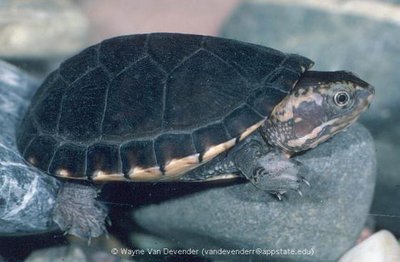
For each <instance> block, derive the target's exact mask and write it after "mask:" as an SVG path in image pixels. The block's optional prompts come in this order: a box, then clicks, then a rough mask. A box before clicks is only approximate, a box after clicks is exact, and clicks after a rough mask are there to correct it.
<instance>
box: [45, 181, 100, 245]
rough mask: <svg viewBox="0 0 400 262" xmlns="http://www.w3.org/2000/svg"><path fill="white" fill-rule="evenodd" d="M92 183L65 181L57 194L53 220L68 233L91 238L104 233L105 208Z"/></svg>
mask: <svg viewBox="0 0 400 262" xmlns="http://www.w3.org/2000/svg"><path fill="white" fill-rule="evenodd" d="M96 197H97V189H96V188H95V187H94V186H92V185H84V184H80V183H71V182H65V183H64V185H63V186H62V187H61V188H60V191H59V192H58V195H57V200H56V205H55V207H54V209H53V213H52V214H53V221H54V222H55V223H56V224H57V225H58V226H59V227H60V229H61V230H62V231H65V232H66V233H68V234H71V235H74V236H77V237H80V238H84V239H89V240H90V239H91V238H92V237H98V236H100V235H102V234H103V233H106V226H105V221H106V219H107V208H106V207H105V206H104V205H102V204H101V203H100V202H98V201H96Z"/></svg>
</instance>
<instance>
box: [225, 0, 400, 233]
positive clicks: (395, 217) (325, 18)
mask: <svg viewBox="0 0 400 262" xmlns="http://www.w3.org/2000/svg"><path fill="white" fill-rule="evenodd" d="M270 2H271V1H270ZM275 2H277V1H275ZM304 2H307V1H298V3H296V4H292V5H287V4H282V5H279V4H271V3H266V1H264V2H261V1H258V2H257V1H253V2H247V3H243V4H241V5H240V6H239V7H238V8H237V9H236V11H235V12H234V13H233V15H232V16H231V17H230V18H229V19H228V20H227V21H226V22H225V25H224V27H223V28H222V29H221V32H220V34H221V35H222V36H225V37H230V38H236V39H240V40H243V41H248V42H254V43H261V44H265V45H268V46H272V47H275V48H278V49H280V50H284V51H286V52H294V53H299V54H302V55H305V56H307V57H309V58H311V59H313V60H314V61H315V62H316V64H315V69H316V70H318V69H319V70H341V69H346V70H351V71H353V72H354V73H356V74H358V75H360V76H361V78H363V79H365V80H366V81H367V82H369V83H371V84H373V85H374V86H375V92H376V97H375V99H374V102H373V103H372V106H371V108H370V109H369V110H368V112H367V113H366V114H364V115H363V116H362V117H361V123H363V124H364V125H365V126H366V127H367V128H368V129H369V130H370V131H371V133H372V135H373V137H374V140H375V143H376V148H377V158H378V176H377V187H376V191H375V196H374V201H373V205H372V208H371V211H370V213H371V216H373V217H374V218H375V219H376V225H377V227H378V228H386V229H388V230H390V231H392V232H393V233H394V234H397V235H400V206H399V199H400V176H399V170H400V161H399V159H400V143H399V142H398V141H400V125H399V119H400V115H399V112H400V105H399V101H400V92H399V86H400V74H399V73H398V70H399V68H400V34H399V33H398V32H399V31H400V25H399V24H398V23H395V22H389V21H390V19H389V18H390V17H387V16H388V15H390V14H391V15H392V16H396V17H394V18H396V19H397V21H398V17H400V11H399V10H400V9H399V8H400V6H399V5H397V6H395V5H393V8H390V11H391V12H388V13H387V15H386V18H387V19H385V20H383V19H381V20H380V19H379V18H377V17H376V16H375V17H373V16H371V17H369V16H368V14H382V13H383V10H379V6H380V5H381V2H378V1H374V2H371V4H373V8H374V9H373V10H372V11H371V10H367V11H368V12H365V15H360V14H354V15H351V14H349V12H348V13H347V14H340V10H339V9H340V5H342V4H343V5H346V1H338V6H337V8H334V9H329V10H328V9H326V10H321V9H318V8H312V7H310V6H307V7H306V6H305V5H303V6H302V5H301V3H304ZM308 2H310V1H308ZM311 2H313V1H311ZM315 2H317V1H315ZM347 2H349V1H347ZM353 2H354V3H355V2H358V4H360V5H363V4H367V3H363V1H353ZM387 2H392V3H396V2H397V3H399V1H394V0H392V1H387ZM321 5H322V4H321ZM395 8H397V9H395ZM360 10H361V8H358V9H357V8H356V7H355V8H354V13H357V12H359V11H360ZM392 20H393V21H394V19H392Z"/></svg>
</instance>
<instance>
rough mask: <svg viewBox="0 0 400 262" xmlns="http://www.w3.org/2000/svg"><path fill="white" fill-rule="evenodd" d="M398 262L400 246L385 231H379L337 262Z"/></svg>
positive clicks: (399, 259)
mask: <svg viewBox="0 0 400 262" xmlns="http://www.w3.org/2000/svg"><path fill="white" fill-rule="evenodd" d="M359 261H369V262H398V261H400V245H399V242H398V241H397V240H396V238H395V237H394V236H393V234H392V233H390V232H389V231H387V230H381V231H379V232H377V233H375V234H373V235H372V236H370V237H369V238H367V239H366V240H364V241H363V242H361V243H360V244H358V245H357V246H355V247H353V248H352V249H350V250H349V251H348V252H346V254H344V255H343V256H342V257H341V258H340V260H339V261H338V262H359Z"/></svg>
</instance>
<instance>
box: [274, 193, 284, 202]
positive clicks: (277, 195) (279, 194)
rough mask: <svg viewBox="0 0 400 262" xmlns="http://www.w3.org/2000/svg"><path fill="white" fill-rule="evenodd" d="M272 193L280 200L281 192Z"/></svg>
mask: <svg viewBox="0 0 400 262" xmlns="http://www.w3.org/2000/svg"><path fill="white" fill-rule="evenodd" d="M274 194H275V196H276V197H277V198H278V200H279V201H282V197H283V194H281V193H279V192H277V193H274Z"/></svg>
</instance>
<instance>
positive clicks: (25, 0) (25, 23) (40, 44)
mask: <svg viewBox="0 0 400 262" xmlns="http://www.w3.org/2000/svg"><path fill="white" fill-rule="evenodd" d="M88 29H89V25H88V21H87V19H86V17H85V16H84V15H83V13H82V12H81V11H80V10H79V9H78V8H77V7H76V6H75V5H74V4H73V2H72V1H70V0H62V1H49V0H3V1H2V2H1V8H0V46H1V50H0V57H3V58H11V59H17V58H18V59H20V58H23V59H26V58H29V59H37V58H43V57H45V58H49V57H53V56H66V55H70V54H71V53H73V52H75V51H77V50H79V49H81V48H83V47H84V46H85V45H86V39H87V35H88Z"/></svg>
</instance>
